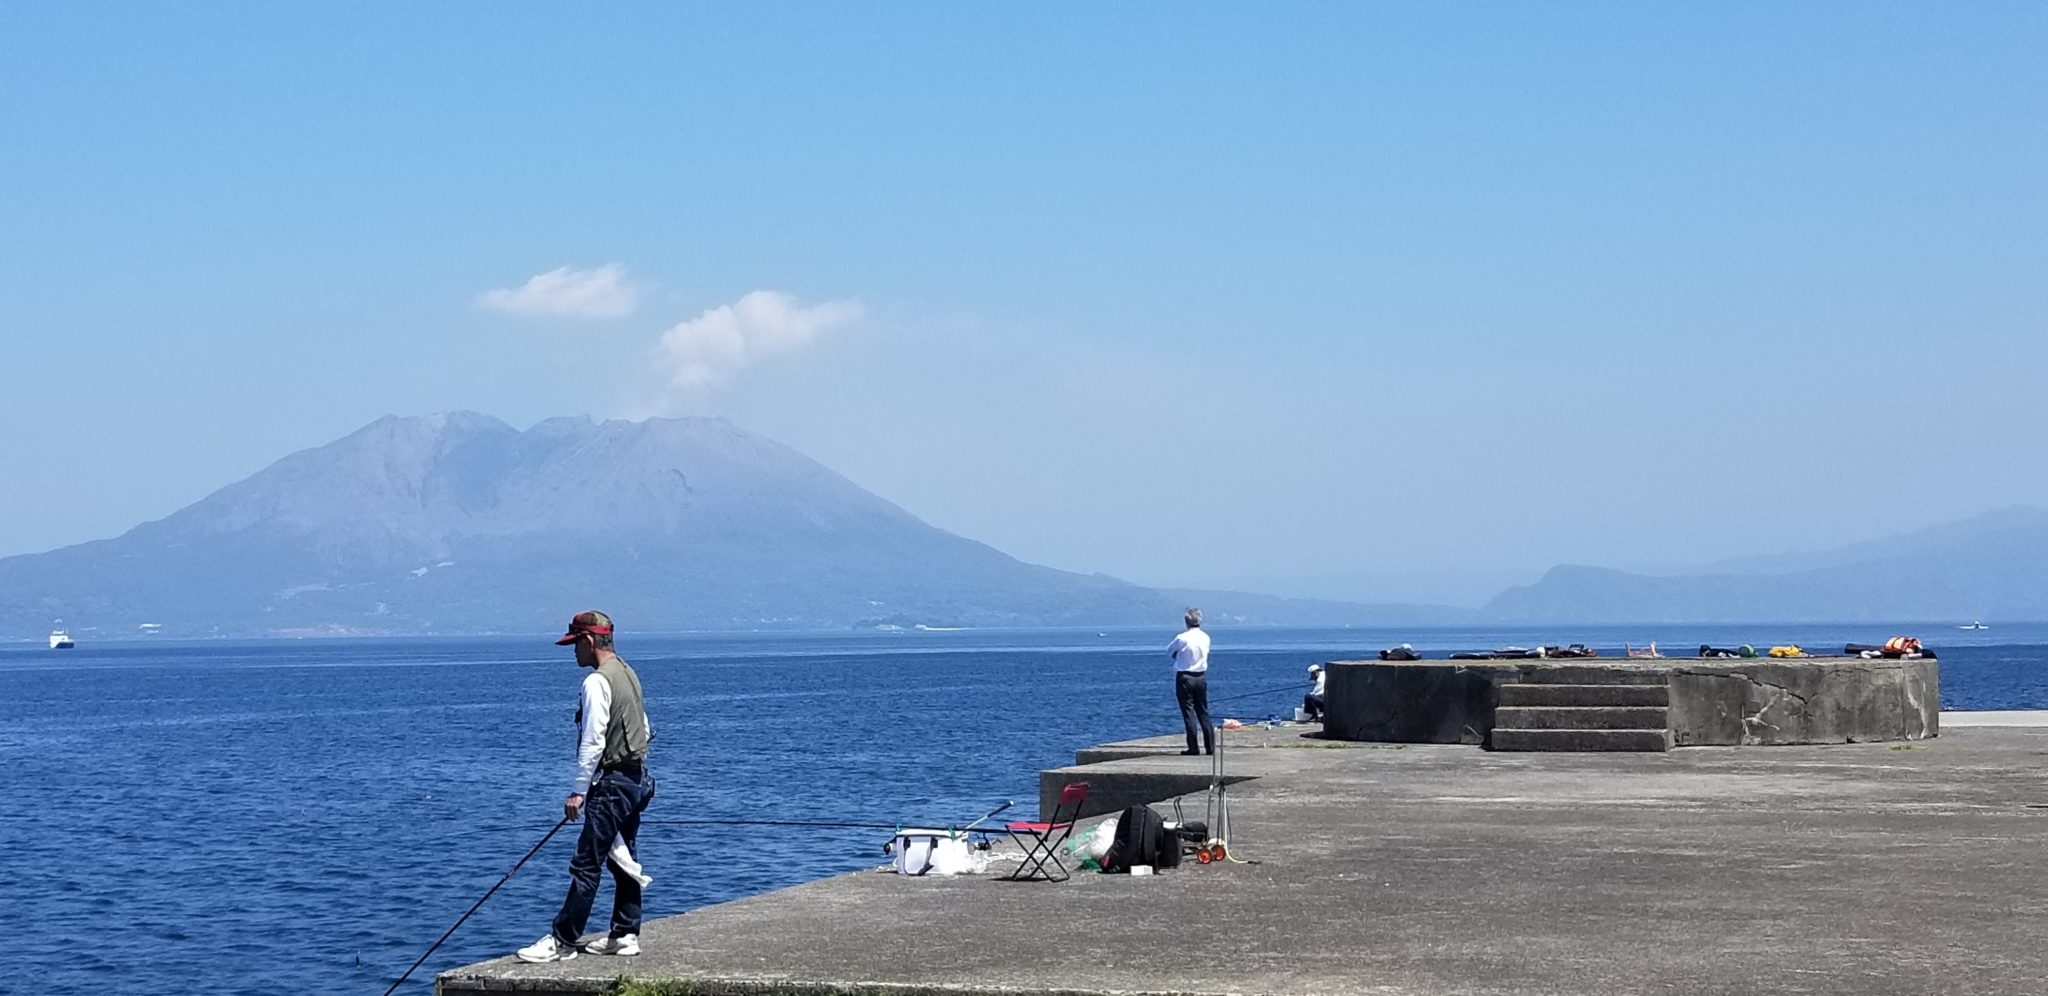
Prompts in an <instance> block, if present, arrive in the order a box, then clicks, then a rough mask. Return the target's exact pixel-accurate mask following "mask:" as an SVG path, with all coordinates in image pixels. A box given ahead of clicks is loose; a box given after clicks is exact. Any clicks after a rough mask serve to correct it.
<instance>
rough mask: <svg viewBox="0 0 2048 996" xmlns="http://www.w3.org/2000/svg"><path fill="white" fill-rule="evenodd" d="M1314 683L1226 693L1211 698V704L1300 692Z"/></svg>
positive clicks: (1305, 682)
mask: <svg viewBox="0 0 2048 996" xmlns="http://www.w3.org/2000/svg"><path fill="white" fill-rule="evenodd" d="M1313 684H1314V683H1313V682H1307V681H1304V682H1300V683H1299V684H1293V685H1285V686H1282V687H1280V688H1268V689H1266V690H1265V691H1263V692H1245V693H1244V694H1242V695H1226V696H1224V697H1222V698H1220V699H1210V700H1209V704H1210V705H1215V704H1217V703H1219V702H1235V701H1237V700H1238V699H1248V698H1251V697H1252V696H1254V695H1274V694H1277V693H1280V692H1298V691H1300V690H1302V689H1304V688H1308V687H1310V686H1311V685H1313Z"/></svg>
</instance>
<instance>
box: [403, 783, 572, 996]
mask: <svg viewBox="0 0 2048 996" xmlns="http://www.w3.org/2000/svg"><path fill="white" fill-rule="evenodd" d="M571 819H573V817H569V816H564V817H562V821H561V822H560V823H557V824H555V826H554V829H552V830H549V831H548V832H547V836H544V837H542V838H541V839H540V841H539V842H538V843H536V844H534V845H533V847H532V848H530V849H528V850H527V852H526V857H523V858H520V859H519V860H518V861H516V862H513V864H512V867H511V868H509V869H506V871H505V877H503V878H500V879H498V883H497V885H493V886H491V887H490V889H489V890H487V891H485V892H484V894H483V895H482V896H481V897H479V898H478V899H477V901H476V905H474V906H471V907H470V908H469V912H468V913H464V914H462V916H461V917H460V918H458V919H457V920H456V921H455V924H454V926H451V927H449V928H448V932H447V933H445V934H442V935H441V939H440V940H438V941H435V942H434V943H433V946H431V947H429V948H427V950H426V952H425V953H423V954H421V955H420V959H419V960H418V961H416V962H413V963H412V968H408V969H406V970H405V974H404V975H401V976H399V977H398V981H396V982H393V983H392V984H391V988H389V989H386V990H384V996H391V994H392V993H395V992H397V991H398V987H399V986H402V985H404V984H405V980H407V979H410V978H412V973H413V971H414V970H415V969H418V968H419V967H420V966H421V965H423V964H426V961H427V958H428V957H429V956H431V955H432V954H433V953H434V952H435V951H437V950H439V949H440V947H441V945H442V944H443V943H445V942H447V940H448V938H450V937H453V936H455V931H456V929H457V928H459V927H461V926H462V925H463V924H464V923H465V922H467V921H468V920H469V918H470V917H471V916H472V915H474V914H475V913H476V911H477V910H480V909H483V907H484V900H486V899H489V898H491V896H493V895H495V894H496V893H497V891H498V887H499V886H502V885H504V884H505V883H506V882H509V881H511V880H512V873H513V872H516V871H518V870H519V868H520V866H521V865H524V864H526V862H527V861H528V859H530V858H532V857H533V856H534V855H536V854H539V853H540V849H541V846H542V845H544V844H546V843H547V842H548V841H549V840H552V839H553V838H554V836H555V834H557V833H559V832H561V829H562V828H563V827H565V826H568V825H569V821H570V820H571Z"/></svg>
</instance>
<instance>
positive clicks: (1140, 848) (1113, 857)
mask: <svg viewBox="0 0 2048 996" xmlns="http://www.w3.org/2000/svg"><path fill="white" fill-rule="evenodd" d="M1161 841H1167V842H1169V846H1168V847H1167V848H1166V849H1167V850H1169V851H1171V852H1172V854H1173V863H1174V864H1175V865H1178V864H1179V863H1180V845H1179V843H1178V842H1175V841H1174V840H1173V835H1172V834H1169V833H1167V831H1166V821H1165V820H1162V819H1160V818H1159V814H1158V813H1155V812H1153V811H1152V807H1151V806H1126V807H1124V811H1123V812H1122V813H1121V814H1119V815H1118V816H1117V818H1116V839H1115V841H1113V842H1112V843H1111V844H1110V845H1109V853H1108V854H1105V855H1103V856H1102V870H1103V872H1104V873H1107V874H1116V873H1125V874H1128V873H1129V872H1130V870H1131V866H1132V865H1151V866H1152V867H1154V868H1158V867H1160V851H1161V848H1160V842H1161ZM1167 867H1172V866H1167Z"/></svg>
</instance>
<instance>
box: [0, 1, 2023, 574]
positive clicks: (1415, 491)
mask: <svg viewBox="0 0 2048 996" xmlns="http://www.w3.org/2000/svg"><path fill="white" fill-rule="evenodd" d="M508 11H510V12H511V13H510V16H508V13H507V12H508ZM1034 14H1035V15H1038V16H1034ZM2044 43H2048V8H2044V7H2042V6H2039V5H2028V4H2018V3H2013V4H1995V3H1991V4H1982V5H1973V6H1970V7H1966V8H1934V7H1930V8H1896V7H1890V8H1878V7H1870V6H1865V5H1855V4H1816V5H1812V6H1807V7H1798V8H1792V9H1780V8H1776V7H1772V6H1766V5H1741V6H1727V7H1715V8H1708V9H1696V10H1673V9H1660V8H1631V7H1626V6H1621V7H1616V6H1607V5H1591V4H1571V5H1561V6H1551V7H1533V8H1532V7H1526V6H1521V5H1512V4H1476V5H1469V6H1462V7H1456V8H1443V7H1438V6H1434V5H1422V4H1414V5H1382V6H1373V7H1370V8H1342V7H1339V8H1331V7H1323V6H1314V5H1284V4H1283V5H1278V6H1269V7H1261V8H1259V9H1257V10H1251V9H1232V8H1225V7H1206V8H1187V9H1177V10H1175V11H1174V12H1173V13H1172V16H1171V17H1167V16H1165V15H1164V14H1163V13H1161V12H1157V11H1151V10H1146V9H1128V10H1101V9H1092V8H1079V7H1074V8H1061V9H1060V10H1059V16H1046V12H1045V11H1043V10H1036V11H1024V10H1014V11H1013V10H1000V9H972V8H914V9H913V8H894V9H873V8H868V9H851V8H849V9H833V8H805V9H800V10H798V9H793V10H780V11H779V10H758V9H753V8H748V7H722V8H721V7H714V8H689V9H675V8H670V7H667V6H664V5H651V4H649V5H630V4H629V5H621V6H617V7H607V8H605V9H603V10H600V11H579V12H563V11H560V10H556V9H553V8H548V7H542V6H526V7H518V6H515V7H512V8H506V9H503V10H500V9H494V10H493V11H492V12H491V13H489V14H485V13H483V12H479V11H466V10H463V9H459V8H419V7H416V6H411V5H397V4H369V5H361V6H358V7H351V8H349V9H348V10H346V11H341V10H321V9H317V8H272V7H263V6H243V7H233V8H217V9H207V8H190V9H179V8H135V7H100V6H95V5H84V4H81V5H62V6H53V7H33V6H16V7H12V8H8V9H6V10H0V93H5V94H7V95H8V96H7V98H6V99H4V100H0V127H5V129H6V130H7V133H8V134H9V135H10V136H11V137H12V139H13V140H12V141H10V142H9V143H8V144H7V147H6V148H4V149H0V169H4V171H5V174H6V175H7V177H8V181H9V182H7V183H5V184H0V222H4V223H5V225H6V227H7V228H8V230H9V233H10V236H11V237H10V238H9V239H7V240H5V241H4V243H0V263H4V264H5V265H0V300H4V301H5V302H6V303H5V304H4V305H0V345H5V347H6V349H7V353H8V356H9V370H10V371H11V372H12V373H14V375H15V376H14V377H12V378H10V388H9V390H8V391H7V392H6V393H5V394H4V395H0V417H4V420H5V424H6V425H7V427H8V429H9V431H8V432H7V433H5V434H0V459H5V460H6V462H7V463H8V465H9V466H11V467H13V468H15V473H13V474H12V475H10V487H9V488H7V489H6V490H5V492H4V493H0V556H6V555H12V554H19V553H29V552H38V551H42V550H48V549H53V548H57V547H61V546H65V545H69V544H73V543H78V542H83V541H88V540H93V539H101V538H106V537H111V536H114V535H118V534H119V533H121V532H123V531H125V530H127V529H128V528H130V527H132V526H134V525H135V524H137V523H139V522H142V521H145V520H150V519H156V518H161V517H162V516H164V515H167V514H169V513H171V512H173V511H175V510H176V509H178V508H180V507H183V506H185V505H188V504H190V503H192V502H194V501H197V500H199V499H200V498H202V497H204V496H205V495H207V494H209V493H211V492H212V491H213V490H215V489H217V488H219V487H222V486H224V485H227V484H229V483H232V482H234V481H237V480H240V479H242V478H244V477H247V476H249V475H250V474H253V473H255V472H256V471H258V470H260V469H261V468H263V467H264V466H267V465H268V464H269V463H271V462H272V461H274V460H276V459H278V458H280V457H282V456H284V455H286V454H287V453H290V452H293V451H296V450H300V449H305V448H309V447H315V446H319V445H322V444H325V443H327V442H329V441H331V440H333V439H335V438H338V437H340V436H342V435H345V434H346V433H348V432H351V431H353V430H355V429H356V428H359V427H361V426H362V425H364V424H366V423H368V422H370V421H372V420H374V419H375V418H377V417H379V416H382V415H384V414H388V413H397V414H420V413H426V412H436V411H447V410H456V409H471V410H476V411H481V412H485V413H489V414H492V415H495V416H497V417H499V418H503V419H505V420H506V421H508V422H510V423H512V424H514V425H517V426H519V427H521V428H524V427H526V426H528V425H531V424H533V423H534V422H537V421H540V420H541V419H543V418H547V417H552V416H558V415H563V414H575V413H579V412H588V413H591V414H592V415H593V416H595V417H599V418H603V417H640V416H645V415H648V414H689V413H703V414H718V415H723V416H726V417H729V418H731V419H732V420H733V421H735V422H736V423H738V424H740V425H742V426H745V427H747V428H748V429H750V430H753V431H756V432H759V433H761V434H763V435H766V436H769V437H772V438H774V439H777V440H780V441H782V442H784V443H787V444H788V445H790V446H792V447H794V448H795V449H797V450H799V451H801V452H803V453H805V454H807V455H809V456H811V457H813V458H815V459H817V460H819V461H820V462H822V463H824V464H826V465H827V466H829V467H831V468H833V469H834V470H836V471H838V472H840V473H842V474H844V475H845V476H846V477H848V478H849V479H850V480H852V481H853V482H855V483H856V484H859V485H860V486H862V487H864V488H867V489H868V490H870V491H873V492H874V493H876V494H878V495H880V496H881V497H883V498H886V499H888V500H889V501H892V502H894V503H897V504H899V505H901V506H903V507H904V508H906V509H907V510H909V511H910V512H912V513H913V514H916V515H917V516H919V517H921V518H923V519H925V520H926V521H928V522H930V523H932V524H933V525H936V526H939V527H941V528H944V529H947V530H950V531H952V532H955V533H958V534H960V535H962V536H966V537H969V538H972V539H976V540H980V541H983V542H986V543H988V544H990V545H992V546H994V547H996V548H997V549H1000V550H1002V551H1004V552H1006V553H1009V554H1011V555H1014V556H1016V557H1018V558H1020V559H1022V560H1025V561H1029V562H1032V563H1039V564H1045V565H1048V566H1052V567H1058V568H1062V569H1066V570H1072V571H1081V572H1102V573H1106V574H1110V575H1114V576H1116V577H1120V578H1125V579H1128V580H1131V581H1134V582H1138V583H1141V584H1148V585H1175V586H1190V587H1192V586H1203V585H1210V584H1216V583H1226V582H1233V581H1235V582H1243V581H1257V582H1260V583H1261V584H1262V585H1266V586H1267V587H1260V588H1253V589H1252V590H1271V586H1275V585H1278V586H1288V585H1293V586H1295V588H1294V589H1293V591H1292V592H1291V593H1296V594H1311V593H1315V592H1316V591H1318V590H1320V591H1322V592H1323V593H1324V594H1325V596H1326V597H1331V596H1330V595H1329V593H1330V592H1334V591H1336V590H1338V589H1339V588H1341V587H1342V586H1344V585H1354V586H1368V587H1369V586H1370V585H1371V584H1374V583H1377V582H1375V581H1373V579H1375V578H1381V579H1385V578H1395V579H1400V578H1405V579H1407V584H1408V587H1409V590H1414V591H1428V592H1435V593H1438V594H1440V595H1450V594H1457V593H1460V592H1467V593H1469V592H1472V591H1476V590H1479V589H1480V588H1483V587H1485V586H1487V585H1489V584H1491V583H1492V582H1493V581H1494V580H1505V581H1506V582H1507V583H1525V582H1527V581H1530V580H1533V579H1534V578H1535V576H1536V575H1538V574H1540V573H1541V572H1542V571H1543V570H1544V569H1546V568H1547V567H1549V566H1551V565H1554V564H1558V563H1565V562H1571V563H1585V564H1599V565H1605V566H1613V567H1620V568H1625V569H1652V568H1660V567H1668V566H1670V565H1688V564H1708V563H1713V562H1716V561H1720V560H1725V559H1729V558H1734V557H1742V556H1763V555H1774V554H1784V553H1789V552H1795V551H1803V550H1815V549H1825V548H1828V547H1833V546H1838V545H1843V544H1848V543H1853V542H1858V541H1864V540H1870V539H1875V538H1879V537H1883V536H1887V535H1891V534H1896V533H1904V532H1909V531H1912V530H1915V529H1919V528H1922V527H1925V526H1929V525H1932V524H1935V523H1939V522H1944V521H1951V520H1956V519H1963V518H1967V517H1970V516H1973V515H1976V514H1979V513H1982V512H1984V511H1987V510H1990V509H1994V508H2000V507H2005V506H2011V505H2018V504H2031V505H2048V465H2044V464H2043V463H2042V462H2041V461H2039V460H2034V459H2029V456H2030V455H2031V453H2032V444H2033V443H2034V442H2035V439H2036V437H2037V436H2038V434H2039V430H2038V426H2039V424H2040V421H2041V420H2040V417H2039V415H2038V413H2037V412H2035V411H2034V410H2033V409H2034V404H2033V393H2034V391H2035V390H2036V389H2037V386H2038V383H2039V381H2040V380H2041V378H2042V375H2043V374H2044V373H2048V337H2044V336H2043V335H2042V334H2041V331H2042V328H2043V324H2044V323H2043V319H2044V318H2048V299H2044V298H2043V296H2042V295H2041V294H2040V292H2039V289H2038V287H2037V286H2036V285H2037V284H2038V281H2039V274H2040V273H2042V272H2048V238H2044V236H2043V234H2042V233H2043V232H2048V192H2044V188H2043V184H2042V183H2041V181H2040V177H2041V176H2043V175H2048V131H2044V130H2043V129H2041V128H2040V127H2039V124H2040V122H2041V121H2042V120H2044V119H2048V63H2044V62H2043V61H2042V60H2041V59H2040V58H2039V57H2038V53H2039V52H2040V51H2041V50H2042V49H2043V47H2044ZM1318 586H1327V587H1325V588H1318ZM1276 593H1280V594H1288V593H1290V592H1289V591H1278V592H1276ZM1401 600H1403V601H1438V600H1449V599H1448V598H1437V597H1430V598H1404V599H1401ZM1452 604H1458V603H1457V602H1456V601H1453V602H1452Z"/></svg>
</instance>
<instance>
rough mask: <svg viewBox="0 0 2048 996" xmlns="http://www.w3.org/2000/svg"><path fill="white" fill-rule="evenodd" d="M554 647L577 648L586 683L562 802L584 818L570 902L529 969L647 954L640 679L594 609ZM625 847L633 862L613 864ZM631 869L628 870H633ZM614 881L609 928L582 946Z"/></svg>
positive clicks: (532, 952)
mask: <svg viewBox="0 0 2048 996" xmlns="http://www.w3.org/2000/svg"><path fill="white" fill-rule="evenodd" d="M555 643H556V644H557V645H558V646H574V647H575V648H576V664H577V666H579V667H587V668H590V669H591V672H590V673H589V674H587V675H584V676H583V686H582V690H581V695H580V696H579V697H578V699H577V708H576V723H577V731H578V732H577V737H576V778H575V781H574V782H573V783H572V787H571V788H570V790H569V796H568V798H567V799H565V800H564V801H563V803H562V815H564V816H566V817H568V818H569V819H572V820H574V819H579V818H580V819H582V820H583V832H582V833H581V834H579V835H578V836H577V838H576V856H575V857H574V858H572V859H570V861H569V893H568V895H567V896H565V897H563V899H562V909H561V912H560V913H558V914H556V915H555V922H554V925H553V927H552V928H551V929H550V930H549V931H548V936H546V937H543V938H541V939H540V940H538V941H535V942H534V943H532V944H530V945H528V946H526V947H523V948H520V949H519V951H518V956H519V959H520V960H521V961H531V962H549V961H567V960H568V959H570V958H574V957H576V954H577V952H578V951H579V950H580V951H583V952H585V953H588V954H602V955H627V956H631V955H637V954H639V953H640V909H641V906H640V889H641V886H642V885H643V884H644V883H645V882H646V881H647V878H646V876H645V875H643V874H641V872H640V868H639V855H638V854H637V852H636V845H637V837H638V835H639V832H640V814H641V813H643V812H645V811H646V809H647V803H648V802H649V801H651V800H652V799H653V798H654V776H653V775H651V774H649V773H648V771H647V747H648V742H649V741H650V740H652V739H654V728H653V727H652V726H650V725H648V722H647V709H646V705H645V704H644V703H643V701H642V700H641V693H640V676H639V675H638V674H636V673H634V671H633V668H632V667H631V666H630V665H628V664H627V663H626V661H625V659H624V658H622V657H620V656H619V655H618V653H617V652H616V651H614V650H613V649H612V619H611V617H610V616H608V615H605V614H604V613H602V612H599V611H597V610H595V609H592V610H590V611H588V612H578V613H577V614H576V615H575V617H574V618H572V619H570V620H569V632H568V633H566V634H564V635H563V637H562V638H561V639H559V640H556V641H555ZM621 844H623V845H624V852H625V854H624V857H625V862H621V861H620V860H618V859H617V858H614V857H613V852H614V851H615V849H617V848H618V847H619V845H621ZM628 863H630V864H628ZM607 866H609V867H610V868H611V872H612V890H613V892H612V919H611V929H610V930H609V931H607V932H606V933H605V934H604V935H603V936H601V937H599V938H597V939H596V940H593V941H589V942H587V943H579V940H578V939H579V938H580V937H581V936H582V934H583V927H584V925H585V923H586V922H587V921H588V920H589V918H590V907H591V904H592V903H593V902H595V901H596V899H597V886H598V881H599V880H600V879H601V878H602V877H603V872H604V870H605V868H606V867H607Z"/></svg>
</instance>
